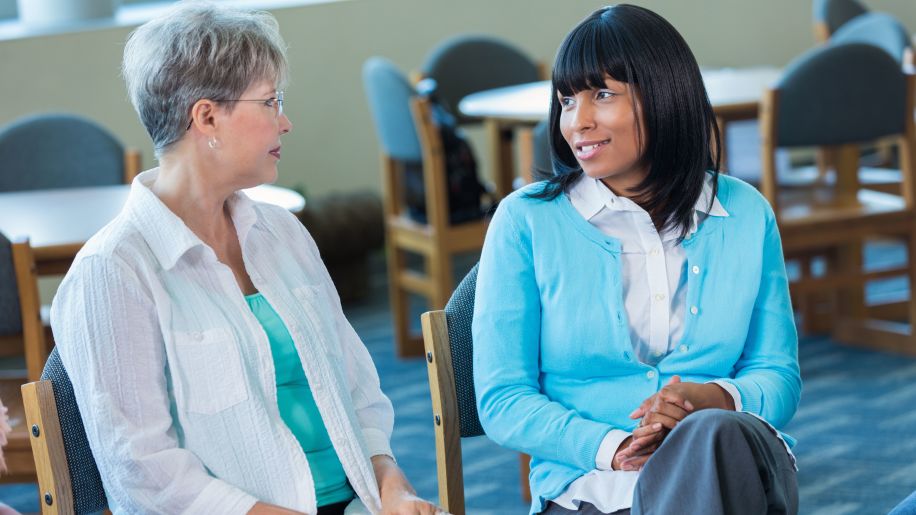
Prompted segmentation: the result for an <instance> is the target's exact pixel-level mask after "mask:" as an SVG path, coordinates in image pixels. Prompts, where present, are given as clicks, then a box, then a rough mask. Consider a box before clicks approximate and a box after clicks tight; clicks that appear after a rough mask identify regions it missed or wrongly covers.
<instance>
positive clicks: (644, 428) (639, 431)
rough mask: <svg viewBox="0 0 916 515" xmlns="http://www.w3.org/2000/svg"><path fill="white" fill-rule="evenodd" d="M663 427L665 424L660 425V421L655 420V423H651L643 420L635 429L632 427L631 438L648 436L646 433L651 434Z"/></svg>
mask: <svg viewBox="0 0 916 515" xmlns="http://www.w3.org/2000/svg"><path fill="white" fill-rule="evenodd" d="M664 428H665V426H663V425H662V424H661V423H659V422H656V423H654V424H652V423H649V422H648V421H646V420H643V425H641V426H639V427H637V428H636V429H634V430H633V432H632V433H631V434H632V435H633V439H634V440H636V439H638V438H642V437H644V436H648V435H652V434H655V433H658V432H659V431H662V430H664Z"/></svg>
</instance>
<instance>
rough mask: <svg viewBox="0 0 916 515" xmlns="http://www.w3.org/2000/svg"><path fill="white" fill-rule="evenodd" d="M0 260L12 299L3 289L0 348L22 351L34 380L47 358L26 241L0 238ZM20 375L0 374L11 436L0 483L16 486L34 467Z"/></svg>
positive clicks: (0, 395)
mask: <svg viewBox="0 0 916 515" xmlns="http://www.w3.org/2000/svg"><path fill="white" fill-rule="evenodd" d="M0 260H4V261H6V262H9V266H8V267H2V268H0V274H2V275H7V274H8V273H10V272H12V274H10V275H12V277H4V278H3V279H4V282H6V281H9V282H8V283H7V284H10V285H11V286H12V288H11V290H12V291H13V292H15V297H13V298H10V297H9V296H5V293H6V291H8V290H7V289H4V290H0V296H4V297H3V298H2V299H0V300H3V302H2V304H3V306H4V309H3V311H2V312H0V334H2V336H0V348H5V349H8V348H13V349H18V353H21V352H22V349H24V350H25V364H26V371H25V372H26V373H25V376H27V377H29V378H33V377H34V378H35V379H37V378H38V377H39V376H40V375H41V369H42V367H43V366H44V363H45V359H46V358H47V356H48V352H49V349H48V345H47V337H46V335H45V328H44V326H43V325H42V322H41V314H40V309H41V306H40V302H39V300H38V282H37V276H36V270H35V260H34V259H33V257H32V249H31V247H30V246H29V242H28V240H24V239H23V240H17V241H15V242H13V243H12V244H11V243H10V242H9V240H7V239H6V238H5V237H3V235H0ZM23 379H24V377H23V374H22V372H21V371H16V370H13V371H7V370H4V371H3V373H2V374H0V399H3V403H4V404H6V405H7V407H8V408H9V413H8V415H9V419H10V426H11V428H12V433H10V435H9V441H8V442H7V445H6V446H5V447H4V449H3V453H4V456H5V458H6V462H7V466H8V469H9V472H8V474H4V475H2V476H0V482H4V483H9V482H12V483H18V482H32V481H35V463H34V462H33V461H32V448H31V446H30V444H29V436H28V435H29V433H28V427H27V425H26V421H25V417H24V413H23V407H22V400H21V397H20V395H19V386H20V385H21V384H22V383H23Z"/></svg>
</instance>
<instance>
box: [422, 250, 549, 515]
mask: <svg viewBox="0 0 916 515" xmlns="http://www.w3.org/2000/svg"><path fill="white" fill-rule="evenodd" d="M476 286H477V266H476V265H475V266H474V268H472V269H471V271H470V272H468V275H467V276H465V278H464V279H463V280H462V281H461V283H460V284H459V285H458V288H456V289H455V294H454V295H452V298H451V299H450V300H449V302H448V305H447V306H446V307H445V310H442V311H429V312H427V313H424V314H423V315H422V317H421V322H422V325H423V345H424V347H425V349H426V363H427V367H426V370H427V373H428V374H429V391H430V396H431V397H432V404H433V423H434V424H435V431H436V475H437V477H438V480H439V505H440V506H441V507H443V508H444V509H445V510H446V511H448V512H449V513H452V514H454V515H464V513H465V502H464V476H463V469H462V460H461V438H471V437H475V436H481V435H483V434H484V431H483V427H481V425H480V419H479V418H478V415H477V400H476V398H475V397H474V374H473V346H472V340H471V321H472V318H473V315H474V289H475V287H476ZM528 462H529V457H528V456H527V455H524V454H522V455H520V458H519V468H520V482H521V490H522V497H523V498H524V499H525V500H526V501H530V500H531V492H530V490H529V487H528Z"/></svg>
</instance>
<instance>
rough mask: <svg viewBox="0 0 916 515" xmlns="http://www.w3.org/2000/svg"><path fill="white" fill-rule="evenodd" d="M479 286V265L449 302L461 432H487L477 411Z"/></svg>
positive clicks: (448, 313) (446, 309)
mask: <svg viewBox="0 0 916 515" xmlns="http://www.w3.org/2000/svg"><path fill="white" fill-rule="evenodd" d="M475 288H477V265H474V268H472V269H471V271H470V272H468V275H466V276H465V277H464V279H463V280H462V281H461V284H459V285H458V288H456V289H455V293H453V294H452V298H451V299H449V301H448V304H446V306H445V321H446V325H448V341H449V344H450V345H451V350H452V370H453V372H454V373H455V393H456V396H457V397H458V420H459V424H460V426H461V436H462V437H467V436H480V435H482V434H484V432H483V427H481V426H480V418H479V417H478V415H477V398H476V397H475V395H474V365H473V363H474V347H473V338H472V336H471V322H472V320H473V319H474V290H475Z"/></svg>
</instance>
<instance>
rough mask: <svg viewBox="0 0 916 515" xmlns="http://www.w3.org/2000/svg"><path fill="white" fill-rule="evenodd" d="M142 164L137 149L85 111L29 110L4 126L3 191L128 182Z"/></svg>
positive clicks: (0, 147) (0, 132)
mask: <svg viewBox="0 0 916 515" xmlns="http://www.w3.org/2000/svg"><path fill="white" fill-rule="evenodd" d="M139 167H140V159H139V154H138V153H137V152H136V151H135V150H125V148H124V147H123V146H122V145H121V143H120V142H118V140H117V139H115V137H114V136H112V135H111V133H110V132H108V131H107V130H105V129H104V128H103V127H101V126H100V125H98V124H97V123H95V122H93V121H91V120H88V119H86V118H83V117H80V116H76V115H71V114H40V115H34V116H27V117H24V118H20V119H18V120H16V121H14V122H12V123H11V124H9V125H7V126H6V127H3V128H2V129H0V169H2V170H3V173H0V192H2V191H22V190H39V189H51V188H73V187H80V186H101V185H107V184H122V183H124V182H130V180H133V176H135V175H136V174H137V172H138V171H139Z"/></svg>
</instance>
